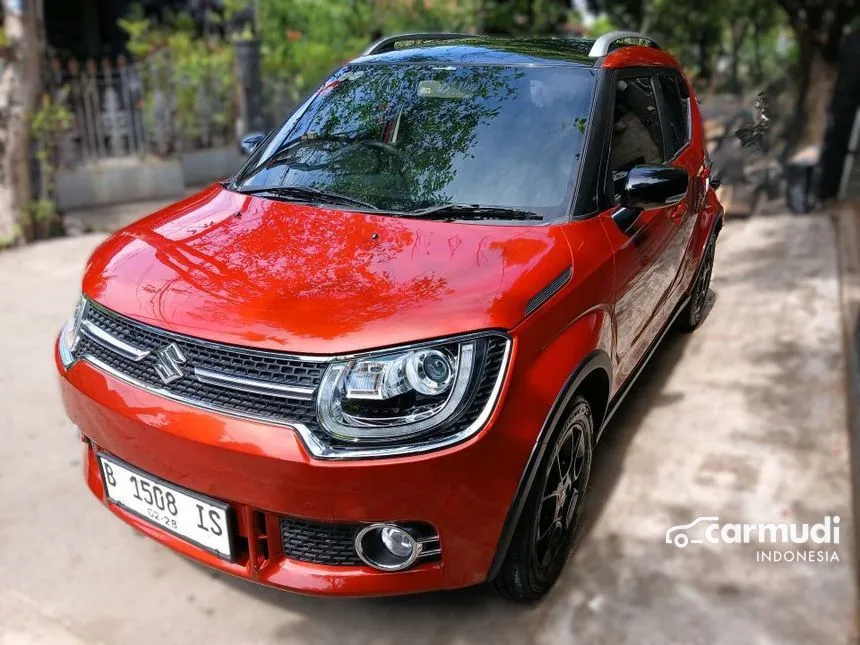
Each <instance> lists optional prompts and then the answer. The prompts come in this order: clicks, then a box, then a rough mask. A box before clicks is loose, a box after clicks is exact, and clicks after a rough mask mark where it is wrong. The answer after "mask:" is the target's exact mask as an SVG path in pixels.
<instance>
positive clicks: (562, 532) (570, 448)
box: [532, 421, 591, 569]
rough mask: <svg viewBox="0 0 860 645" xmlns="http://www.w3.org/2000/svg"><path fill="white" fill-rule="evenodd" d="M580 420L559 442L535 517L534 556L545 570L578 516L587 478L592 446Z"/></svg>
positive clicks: (561, 546) (547, 473)
mask: <svg viewBox="0 0 860 645" xmlns="http://www.w3.org/2000/svg"><path fill="white" fill-rule="evenodd" d="M587 444H588V439H587V436H586V433H585V429H584V428H583V427H582V425H581V422H579V421H572V422H571V423H570V424H569V425H568V427H567V428H565V430H564V433H563V434H562V436H561V438H560V439H559V441H557V442H556V444H555V448H554V450H553V454H552V456H551V457H550V461H549V462H548V466H547V472H546V479H545V482H544V486H543V490H542V491H541V498H540V501H539V505H538V512H537V517H536V518H535V529H534V540H533V543H532V549H533V556H534V559H535V562H536V563H537V565H538V566H539V567H540V568H542V569H545V568H547V567H549V566H550V565H552V564H553V563H554V562H555V561H556V559H557V557H558V555H559V552H560V551H561V549H562V548H563V547H564V546H565V545H566V544H567V536H568V535H569V532H570V530H571V527H572V525H573V523H574V519H575V518H576V517H577V516H578V515H579V510H580V508H581V506H582V502H583V500H584V498H585V495H584V492H585V486H586V484H587V479H588V472H587V467H588V463H587V462H588V455H589V451H590V449H591V447H590V446H589V445H587Z"/></svg>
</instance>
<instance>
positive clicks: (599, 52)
mask: <svg viewBox="0 0 860 645" xmlns="http://www.w3.org/2000/svg"><path fill="white" fill-rule="evenodd" d="M623 40H637V41H639V42H637V43H636V44H637V45H644V46H645V47H654V48H656V49H660V45H658V44H657V41H656V40H654V39H653V38H649V37H648V36H646V35H645V34H640V33H639V32H638V31H610V32H609V33H608V34H603V35H602V36H601V37H600V38H598V39H597V40H595V41H594V44H593V45H592V46H591V51H589V52H588V55H589V56H590V57H591V58H601V57H603V56H606V54H608V53H609V52H611V51H613V50H615V49H618V48H619V47H624V45H625V44H628V43H620V41H623ZM619 43H620V44H619ZM616 44H617V46H615V47H613V45H616Z"/></svg>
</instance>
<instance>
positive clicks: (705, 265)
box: [693, 239, 716, 323]
mask: <svg viewBox="0 0 860 645" xmlns="http://www.w3.org/2000/svg"><path fill="white" fill-rule="evenodd" d="M715 246H716V245H715V244H714V240H713V239H712V240H711V241H710V242H708V246H707V247H705V257H703V258H702V266H701V268H700V269H699V275H698V276H697V278H696V286H695V288H694V289H693V322H694V323H698V321H699V320H701V318H702V315H703V314H704V313H705V305H706V304H707V302H708V291H709V290H710V288H711V273H712V272H713V270H714V248H715Z"/></svg>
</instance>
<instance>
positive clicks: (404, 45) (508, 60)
mask: <svg viewBox="0 0 860 645" xmlns="http://www.w3.org/2000/svg"><path fill="white" fill-rule="evenodd" d="M593 44H594V40H591V39H588V38H551V37H548V36H529V37H520V38H495V37H491V36H472V37H468V38H456V39H451V40H419V39H416V40H402V41H398V42H396V43H395V44H394V49H393V50H386V51H385V52H383V53H379V54H372V55H370V56H363V57H361V58H358V59H356V60H355V61H353V62H356V63H388V64H392V63H423V62H427V63H449V64H465V65H576V66H587V67H593V66H594V63H595V62H596V59H594V58H590V57H589V56H588V51H589V50H590V49H591V46H592V45H593Z"/></svg>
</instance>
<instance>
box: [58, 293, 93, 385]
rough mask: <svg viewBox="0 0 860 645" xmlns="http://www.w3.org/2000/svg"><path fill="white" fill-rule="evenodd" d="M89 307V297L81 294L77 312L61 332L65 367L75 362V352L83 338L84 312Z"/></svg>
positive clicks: (61, 353) (61, 349)
mask: <svg viewBox="0 0 860 645" xmlns="http://www.w3.org/2000/svg"><path fill="white" fill-rule="evenodd" d="M86 308H87V299H86V298H84V297H83V296H81V298H80V299H79V300H78V304H77V306H76V307H75V313H74V314H73V315H72V317H71V318H69V319H68V320H67V321H66V324H65V325H63V329H62V331H61V332H60V342H59V347H60V360H61V361H62V363H63V367H65V368H66V369H68V368H69V367H71V366H72V363H74V362H75V356H74V352H75V349H76V348H77V346H78V343H79V342H80V340H81V323H82V322H83V320H84V312H85V311H86Z"/></svg>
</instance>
